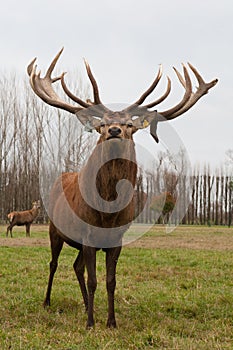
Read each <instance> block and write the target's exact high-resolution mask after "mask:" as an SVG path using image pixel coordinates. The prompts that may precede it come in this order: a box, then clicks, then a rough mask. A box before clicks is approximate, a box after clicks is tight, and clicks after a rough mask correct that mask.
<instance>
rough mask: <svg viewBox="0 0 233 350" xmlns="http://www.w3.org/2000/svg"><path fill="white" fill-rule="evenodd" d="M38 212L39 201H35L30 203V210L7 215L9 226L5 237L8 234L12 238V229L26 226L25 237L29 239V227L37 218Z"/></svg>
mask: <svg viewBox="0 0 233 350" xmlns="http://www.w3.org/2000/svg"><path fill="white" fill-rule="evenodd" d="M39 212H40V201H39V200H38V201H35V202H33V203H32V209H30V210H24V211H12V212H11V213H9V214H8V215H7V218H8V220H9V222H10V225H9V226H8V227H7V231H6V237H8V232H9V231H10V235H11V237H12V229H13V227H14V226H24V225H25V226H26V237H30V227H31V224H32V222H33V221H34V220H35V218H36V217H37V216H38V214H39Z"/></svg>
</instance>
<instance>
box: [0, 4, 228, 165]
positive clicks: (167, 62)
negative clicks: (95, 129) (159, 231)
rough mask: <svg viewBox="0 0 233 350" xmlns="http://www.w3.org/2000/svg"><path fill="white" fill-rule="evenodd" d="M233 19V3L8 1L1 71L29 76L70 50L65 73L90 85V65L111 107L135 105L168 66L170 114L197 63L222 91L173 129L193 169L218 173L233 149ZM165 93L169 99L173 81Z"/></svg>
mask: <svg viewBox="0 0 233 350" xmlns="http://www.w3.org/2000/svg"><path fill="white" fill-rule="evenodd" d="M232 18H233V2H232V1H231V0H222V1H210V0H206V1H203V0H196V1H187V0H185V1H183V0H178V1H168V0H162V1H157V0H144V1H136V0H134V1H133V0H118V1H114V2H113V1H107V0H102V1H101V0H100V1H95V0H86V1H80V0H65V1H64V0H49V1H48V0H36V1H28V0H27V1H26V0H21V1H16V0H8V1H4V2H2V3H1V12H0V33H1V34H0V36H1V40H0V47H1V51H0V52H1V55H0V71H2V72H11V71H16V72H18V73H19V74H22V75H23V74H25V75H26V73H25V72H26V66H27V64H28V63H29V62H30V61H31V59H32V58H34V57H35V56H37V57H38V64H39V66H40V67H41V68H45V67H46V66H47V65H48V64H49V62H50V61H51V59H52V58H53V57H54V55H55V54H56V53H57V52H58V51H59V50H60V48H61V47H62V46H64V47H65V51H64V53H63V55H62V57H61V59H60V62H59V67H58V68H59V69H60V70H61V71H68V72H73V71H74V69H78V70H79V71H81V72H82V73H83V77H85V79H87V78H86V76H85V75H84V64H83V61H82V58H83V57H85V58H87V59H88V61H89V63H90V64H91V67H92V70H93V72H94V75H95V77H96V78H97V81H98V85H99V88H100V91H101V98H102V100H103V101H104V102H105V103H106V104H108V103H132V102H134V101H135V100H136V99H137V98H138V97H139V96H140V94H141V93H142V92H143V91H144V90H145V89H146V88H147V87H148V86H149V85H150V83H151V81H152V80H153V78H154V76H155V74H156V72H157V68H158V64H160V63H163V66H164V75H166V74H168V75H169V76H170V77H171V79H172V82H173V91H172V93H171V95H172V96H171V97H170V98H169V100H168V102H167V103H166V104H164V105H162V106H161V109H160V108H158V110H163V109H164V108H167V107H168V106H171V105H172V104H175V103H176V102H177V101H178V99H179V98H181V96H182V93H183V91H182V89H181V88H180V86H179V85H178V83H177V79H176V76H175V75H174V72H173V71H172V66H176V67H177V68H180V67H181V63H182V62H191V63H192V64H193V65H194V66H195V67H196V68H197V69H198V70H199V71H200V73H201V74H202V75H203V77H204V78H205V79H206V80H207V81H210V80H212V79H214V78H219V83H218V84H217V85H216V86H215V87H214V88H213V89H212V90H211V91H210V93H209V94H208V95H207V96H204V97H203V98H202V99H201V100H200V101H199V102H198V103H197V105H196V106H195V107H193V108H192V109H191V110H190V111H188V112H187V113H186V114H185V115H184V116H182V117H180V118H178V119H176V120H174V121H173V122H171V125H172V127H173V128H175V130H176V132H177V133H178V134H179V137H180V138H181V140H182V141H183V143H184V145H185V146H186V148H187V150H188V152H189V155H190V159H191V161H192V163H196V162H200V163H203V162H207V163H210V164H211V165H213V166H215V165H219V164H220V163H221V162H224V159H225V152H226V150H228V149H230V148H231V149H233V137H232V135H233V74H232V63H233V20H232ZM194 84H195V82H194ZM160 85H161V88H160V87H159V89H158V90H159V92H160V93H161V91H163V90H164V88H165V85H166V79H165V77H164V80H163V81H162V82H161V83H160ZM194 86H195V85H194ZM159 92H158V94H159ZM154 96H155V95H154ZM148 142H151V149H152V148H153V147H157V145H156V144H155V143H154V142H153V141H152V140H151V141H148Z"/></svg>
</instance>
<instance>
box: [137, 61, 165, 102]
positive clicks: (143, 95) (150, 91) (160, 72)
mask: <svg viewBox="0 0 233 350" xmlns="http://www.w3.org/2000/svg"><path fill="white" fill-rule="evenodd" d="M162 74H163V67H162V65H161V64H160V65H159V70H158V73H157V76H156V78H155V80H154V81H153V83H152V84H151V86H150V87H149V88H148V89H147V90H146V91H145V92H144V93H143V94H142V96H141V97H140V98H139V99H138V100H137V101H136V102H135V103H134V105H141V104H142V103H143V102H144V101H145V99H146V98H147V97H148V96H149V95H150V94H151V93H152V91H154V89H155V88H156V86H157V85H158V83H159V81H160V79H161V77H162Z"/></svg>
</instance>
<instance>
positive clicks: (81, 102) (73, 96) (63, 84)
mask: <svg viewBox="0 0 233 350" xmlns="http://www.w3.org/2000/svg"><path fill="white" fill-rule="evenodd" d="M64 76H65V73H63V74H62V76H61V85H62V88H63V90H64V91H65V93H66V95H67V96H69V98H71V100H73V101H74V102H76V103H78V104H79V105H80V106H82V107H84V108H87V107H89V106H90V104H89V103H87V102H85V101H83V100H81V99H80V98H78V97H77V96H75V95H74V94H72V92H71V91H70V90H69V89H68V87H67V85H66V83H65V80H64Z"/></svg>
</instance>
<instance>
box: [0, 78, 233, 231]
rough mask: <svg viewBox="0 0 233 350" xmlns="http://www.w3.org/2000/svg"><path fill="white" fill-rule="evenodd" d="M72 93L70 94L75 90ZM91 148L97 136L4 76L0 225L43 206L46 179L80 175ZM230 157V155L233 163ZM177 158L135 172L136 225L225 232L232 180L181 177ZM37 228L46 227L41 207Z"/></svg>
mask: <svg viewBox="0 0 233 350" xmlns="http://www.w3.org/2000/svg"><path fill="white" fill-rule="evenodd" d="M76 81H78V79H76ZM70 85H72V86H74V82H72V81H71V82H70ZM75 85H76V84H75ZM78 86H79V89H78V92H77V95H79V96H80V94H81V97H82V98H83V96H86V97H89V89H88V87H85V86H83V85H82V82H81V81H80V80H79V81H78ZM73 91H74V92H75V88H74V89H73ZM96 140H97V136H96V135H95V133H93V134H90V133H87V132H86V131H85V128H84V127H82V126H81V125H80V123H79V122H78V120H76V118H74V116H69V114H68V113H66V112H61V111H59V110H57V111H56V110H55V109H53V108H50V107H49V106H47V105H45V104H44V103H42V102H41V101H39V99H38V98H37V97H36V96H35V95H34V94H33V93H32V91H31V88H30V86H29V83H28V81H24V80H22V79H19V78H17V77H16V76H15V75H11V76H4V75H2V77H1V79H0V221H1V222H2V223H4V222H5V221H6V217H7V213H9V212H10V211H12V210H25V209H30V208H31V206H32V202H33V201H35V200H39V199H40V200H41V202H42V203H43V200H44V198H41V197H43V196H45V197H46V192H48V191H49V189H47V187H46V181H47V180H48V179H49V177H50V176H51V174H52V173H53V172H55V175H56V173H59V172H62V171H78V170H79V169H80V168H81V167H82V166H83V165H84V164H85V161H86V159H87V158H88V156H89V155H90V152H91V150H92V149H93V147H94V145H95V143H96ZM232 154H233V152H232V151H229V159H230V161H231V162H232V163H233V156H232ZM178 158H179V159H178ZM178 158H176V157H174V156H173V155H172V154H170V153H169V152H168V151H167V152H160V153H158V157H157V161H156V162H155V164H153V166H152V167H150V169H144V168H143V165H141V166H140V167H139V173H138V182H137V186H136V188H135V199H136V203H137V204H136V209H137V213H138V214H139V213H140V212H141V215H139V217H138V218H137V219H136V221H141V222H145V223H154V222H167V221H168V220H169V217H170V216H171V215H173V220H178V221H180V222H182V223H183V224H201V225H202V224H208V225H212V224H216V225H231V224H232V207H233V204H232V201H233V193H232V191H233V181H232V177H231V173H230V172H229V173H226V172H225V171H223V170H221V169H219V170H218V171H217V172H215V174H212V173H211V172H210V170H209V168H208V167H206V168H205V169H204V171H202V170H198V169H195V170H192V171H191V172H190V171H184V170H187V164H186V160H185V156H184V151H183V150H180V154H179V157H178ZM177 159H178V161H177ZM177 164H179V166H177ZM143 208H144V210H142V209H143ZM37 222H40V223H47V222H48V216H47V213H46V208H44V207H43V206H42V210H41V213H40V215H39V217H38V218H37Z"/></svg>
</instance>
